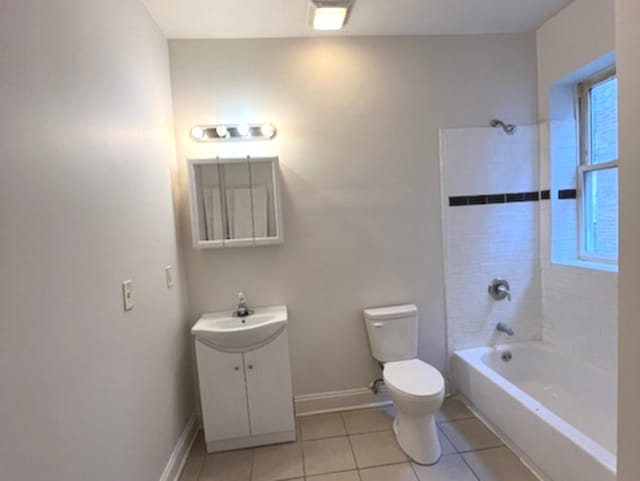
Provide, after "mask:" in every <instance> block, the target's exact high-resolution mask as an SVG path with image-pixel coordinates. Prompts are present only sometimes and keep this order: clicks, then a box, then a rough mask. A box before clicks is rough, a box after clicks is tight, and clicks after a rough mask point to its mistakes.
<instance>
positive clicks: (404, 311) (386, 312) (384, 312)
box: [364, 304, 418, 321]
mask: <svg viewBox="0 0 640 481" xmlns="http://www.w3.org/2000/svg"><path fill="white" fill-rule="evenodd" d="M416 314H418V307H417V306H416V305H414V304H404V305H402V306H390V307H376V308H375V309H365V310H364V318H365V319H366V320H367V321H381V320H384V319H401V318H403V317H409V316H415V315H416Z"/></svg>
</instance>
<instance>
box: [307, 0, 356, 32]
mask: <svg viewBox="0 0 640 481" xmlns="http://www.w3.org/2000/svg"><path fill="white" fill-rule="evenodd" d="M352 6H353V0H311V3H310V4H309V23H310V25H311V26H312V27H313V29H314V30H340V29H341V28H342V27H344V25H345V23H346V22H347V18H348V16H349V13H350V11H351V7H352Z"/></svg>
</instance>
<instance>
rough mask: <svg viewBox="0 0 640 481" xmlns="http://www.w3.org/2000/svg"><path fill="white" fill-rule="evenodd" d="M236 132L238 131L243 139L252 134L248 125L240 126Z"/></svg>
mask: <svg viewBox="0 0 640 481" xmlns="http://www.w3.org/2000/svg"><path fill="white" fill-rule="evenodd" d="M236 130H237V131H238V135H240V136H241V137H247V136H248V135H249V132H250V130H249V126H248V125H247V124H242V125H238V127H236Z"/></svg>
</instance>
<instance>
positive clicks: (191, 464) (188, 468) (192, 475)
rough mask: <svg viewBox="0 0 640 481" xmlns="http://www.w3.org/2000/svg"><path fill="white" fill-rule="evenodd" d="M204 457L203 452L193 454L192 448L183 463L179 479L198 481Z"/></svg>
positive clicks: (182, 480) (181, 480)
mask: <svg viewBox="0 0 640 481" xmlns="http://www.w3.org/2000/svg"><path fill="white" fill-rule="evenodd" d="M194 447H195V446H194ZM204 458H205V456H204V453H203V454H201V455H197V454H194V452H193V450H191V453H190V454H189V457H188V458H187V461H186V462H185V463H184V468H183V469H182V473H181V474H180V481H198V477H199V476H200V471H201V470H202V465H203V464H204Z"/></svg>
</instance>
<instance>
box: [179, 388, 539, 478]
mask: <svg viewBox="0 0 640 481" xmlns="http://www.w3.org/2000/svg"><path fill="white" fill-rule="evenodd" d="M394 414H395V412H394V408H393V406H390V407H387V408H380V409H363V410H359V411H348V412H344V413H336V414H321V415H317V416H307V417H301V418H298V441H297V442H295V443H289V444H280V445H275V446H266V447H260V448H255V449H243V450H239V451H230V452H226V453H217V454H210V455H207V454H206V450H205V446H204V441H203V439H202V435H201V434H200V435H199V437H198V440H197V441H196V443H195V444H194V446H193V449H192V450H191V453H190V455H189V458H188V460H187V463H186V465H185V468H184V471H183V473H182V476H181V478H180V481H285V480H286V481H537V478H536V477H535V476H534V475H533V474H532V473H531V472H530V471H529V470H528V469H527V468H526V467H525V466H524V465H523V464H522V463H521V462H520V460H519V459H518V458H517V457H516V456H515V455H514V454H513V453H512V452H511V451H510V450H509V449H508V448H507V447H506V446H504V445H503V444H502V442H501V441H500V439H498V438H497V437H496V436H495V435H494V434H493V433H492V432H491V431H490V430H489V429H487V428H486V427H485V426H484V424H482V423H481V422H480V421H479V420H478V419H477V418H476V417H475V416H474V415H473V413H471V411H469V410H468V409H467V408H466V406H465V405H464V404H463V403H462V402H460V401H459V400H458V399H456V398H451V399H448V400H446V401H445V403H444V405H443V407H442V409H441V410H440V412H439V413H438V415H437V422H438V434H439V435H440V442H441V444H442V452H443V456H442V459H441V460H440V461H439V462H438V463H437V464H435V465H434V466H420V465H418V464H415V463H412V462H410V460H409V459H408V458H407V457H406V456H405V455H404V453H403V452H402V450H401V449H400V448H399V446H398V445H397V443H396V441H395V438H394V435H393V432H392V431H391V421H392V420H393V415H394Z"/></svg>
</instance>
